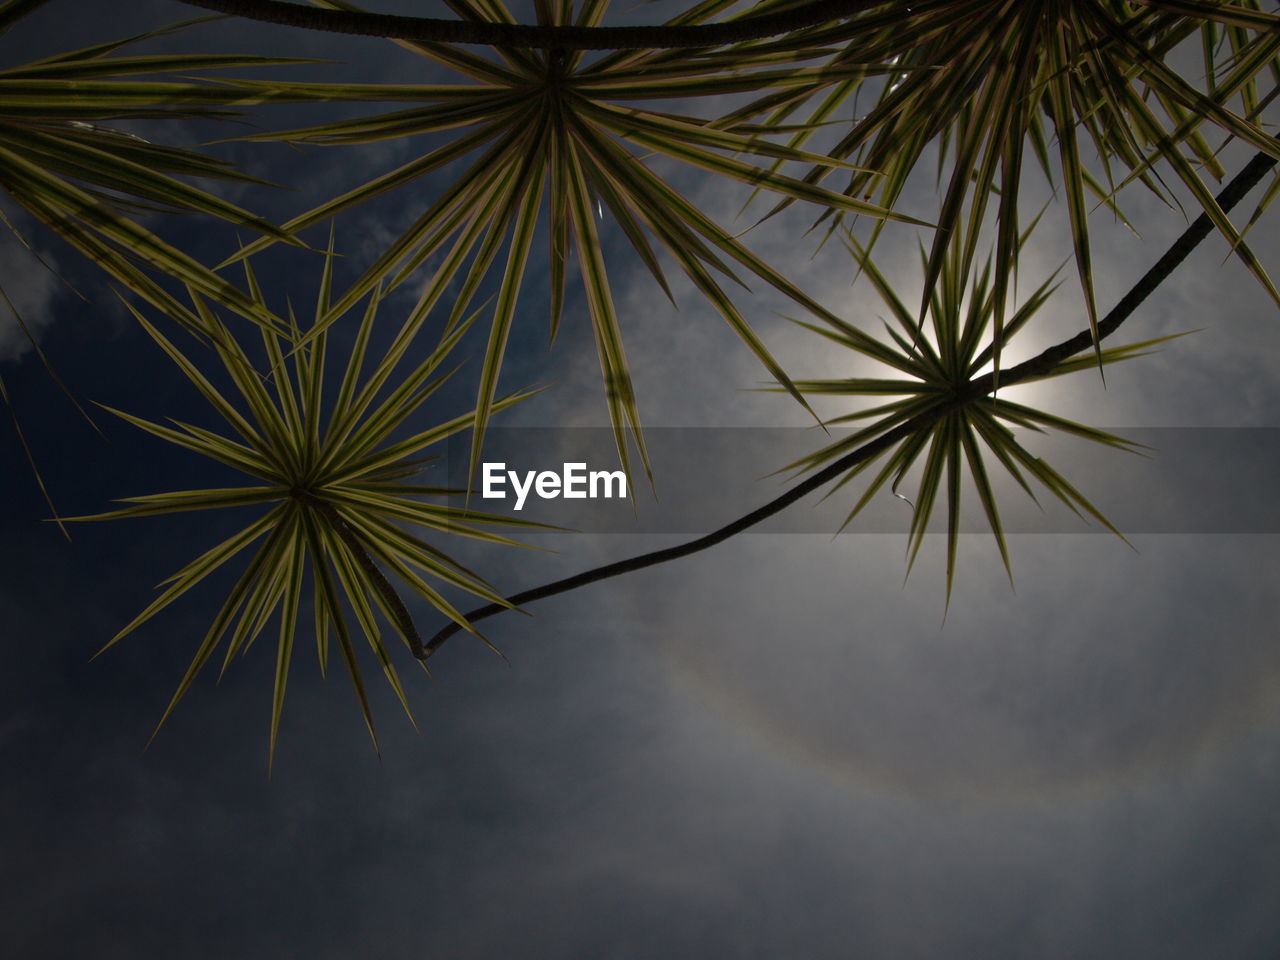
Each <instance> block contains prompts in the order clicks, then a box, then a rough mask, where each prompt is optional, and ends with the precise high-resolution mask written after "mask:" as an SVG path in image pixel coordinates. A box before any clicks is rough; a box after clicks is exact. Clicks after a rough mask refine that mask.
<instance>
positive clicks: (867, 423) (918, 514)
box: [788, 235, 1172, 600]
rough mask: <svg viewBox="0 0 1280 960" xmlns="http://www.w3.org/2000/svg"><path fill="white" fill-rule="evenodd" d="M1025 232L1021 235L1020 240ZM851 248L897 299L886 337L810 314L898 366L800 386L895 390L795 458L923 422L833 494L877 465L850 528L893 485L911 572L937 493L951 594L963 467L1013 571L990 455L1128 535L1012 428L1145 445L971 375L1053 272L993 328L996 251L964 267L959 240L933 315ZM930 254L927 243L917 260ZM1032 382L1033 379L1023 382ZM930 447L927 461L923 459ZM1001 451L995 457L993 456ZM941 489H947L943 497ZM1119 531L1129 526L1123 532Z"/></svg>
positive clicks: (1058, 372)
mask: <svg viewBox="0 0 1280 960" xmlns="http://www.w3.org/2000/svg"><path fill="white" fill-rule="evenodd" d="M1024 240H1025V235H1024V236H1023V237H1022V238H1019V243H1018V248H1020V247H1021V245H1022V242H1023V241H1024ZM847 243H848V246H849V249H850V252H851V253H852V254H853V256H854V257H855V258H856V260H857V261H858V265H859V266H860V267H861V269H862V270H863V271H864V273H865V275H866V277H867V278H868V279H869V280H870V282H871V283H872V285H873V286H874V287H875V289H876V291H877V293H878V294H879V295H880V297H881V299H882V300H883V301H884V303H885V305H886V306H887V307H888V309H889V313H890V317H891V319H890V320H886V321H884V327H885V332H886V333H887V334H888V339H887V340H884V339H880V338H877V337H874V336H872V335H871V334H869V333H867V332H866V331H865V330H863V329H861V328H859V327H856V326H853V325H851V324H848V323H841V324H840V325H839V326H838V327H836V328H835V329H833V328H832V327H831V326H830V325H825V324H824V325H821V326H820V325H817V324H810V323H802V324H801V326H804V327H806V328H808V329H810V330H812V331H814V332H815V333H818V334H820V335H821V336H823V337H824V338H826V339H828V340H830V341H833V342H834V343H837V344H839V345H840V346H842V347H845V348H848V349H849V350H852V351H854V352H855V353H857V354H860V355H861V356H864V357H868V358H870V359H872V360H874V361H877V362H878V363H880V364H883V365H884V366H886V367H888V368H890V369H891V370H892V371H894V372H896V373H898V374H900V376H897V377H848V378H843V379H833V380H798V381H796V386H797V387H798V388H799V389H800V390H802V391H803V392H804V393H805V394H807V395H809V396H811V397H817V396H826V397H862V398H866V397H891V398H893V399H891V400H889V401H888V402H886V403H880V404H876V405H875V406H871V407H868V408H865V409H859V410H856V411H854V412H851V413H847V414H842V415H840V416H836V417H834V418H833V419H830V420H828V421H826V423H827V424H828V425H830V426H840V425H856V429H854V430H853V431H852V432H851V433H849V434H848V435H847V436H844V437H842V438H841V439H839V440H836V441H833V442H831V443H829V444H827V445H826V446H824V447H823V448H822V449H820V450H818V451H816V452H815V453H813V454H811V455H809V456H807V457H805V458H803V459H802V460H799V461H797V462H796V463H793V464H791V465H790V467H789V468H788V469H798V470H804V471H809V470H815V469H820V468H821V467H823V466H824V465H826V464H829V463H831V462H832V461H835V460H838V459H840V458H841V457H843V456H844V455H846V454H848V453H850V452H851V451H853V450H856V449H858V448H859V447H862V446H863V445H865V444H867V443H869V442H870V441H873V440H875V439H876V438H878V437H881V436H884V435H885V434H888V433H890V432H891V431H894V430H895V429H898V428H901V427H903V425H905V424H909V423H912V422H913V421H915V422H916V423H918V424H922V425H923V426H921V428H920V429H911V430H909V431H908V432H907V435H906V436H905V437H904V438H902V439H901V440H899V441H898V442H896V443H893V444H891V445H890V446H889V447H887V448H886V449H885V450H882V451H880V452H879V453H878V454H877V455H875V456H872V457H869V458H866V459H863V460H862V461H861V462H860V463H858V464H857V465H856V466H853V467H851V468H850V469H849V470H848V471H847V472H846V473H845V474H844V476H843V477H842V478H841V479H840V480H839V482H837V484H836V485H835V487H834V488H833V489H832V490H831V492H830V493H828V494H827V495H828V496H830V495H831V494H833V493H835V492H836V491H837V490H839V489H840V488H842V487H843V486H845V485H846V484H848V483H850V482H851V481H853V480H854V479H855V478H857V477H858V476H860V475H861V474H863V473H864V472H865V471H868V470H870V469H871V467H872V465H873V464H879V469H878V471H877V472H875V473H874V475H873V476H872V478H871V480H870V482H869V483H868V484H867V486H866V489H865V490H864V491H863V493H862V495H861V496H860V497H859V499H858V500H857V502H856V503H855V504H854V506H853V508H852V509H851V510H850V511H849V513H848V515H847V517H846V518H845V521H844V524H843V525H842V527H841V529H844V527H847V526H848V525H849V524H850V523H851V522H852V521H853V520H854V518H855V517H857V515H858V514H859V513H860V512H861V511H862V510H863V509H864V508H865V507H866V506H867V504H868V503H870V502H871V500H872V498H873V497H875V495H876V494H877V493H879V492H880V491H881V490H883V488H884V487H885V485H886V484H889V487H890V490H891V491H892V492H893V493H894V494H895V495H896V496H899V497H900V498H901V499H904V500H907V501H908V503H910V505H911V508H912V517H911V525H910V529H909V540H908V553H907V556H908V571H909V570H910V566H911V564H912V563H914V561H915V559H916V556H917V555H918V553H919V551H920V547H921V545H922V544H923V542H924V535H925V532H926V530H927V529H928V525H929V521H930V518H931V517H932V516H933V512H934V508H935V507H936V506H937V504H938V501H939V499H945V501H946V513H947V578H946V590H947V598H948V600H949V599H950V596H951V585H952V580H953V577H954V575H955V560H956V547H957V543H958V538H959V532H960V510H961V493H962V487H963V486H964V477H965V475H966V474H967V475H968V476H969V478H970V481H971V483H972V486H973V489H974V490H975V491H976V493H977V497H978V500H979V502H980V503H981V505H982V510H983V513H984V514H985V516H986V519H987V523H988V524H989V526H990V528H991V532H992V534H993V535H994V537H995V541H996V544H997V546H998V548H999V551H1000V556H1001V559H1002V560H1003V561H1004V565H1005V570H1006V572H1008V573H1009V576H1010V579H1012V569H1011V567H1010V563H1009V552H1008V547H1007V544H1006V542H1005V537H1004V528H1003V525H1002V523H1001V520H1000V510H999V507H998V506H997V502H996V493H995V489H994V487H993V485H992V480H991V477H992V466H994V465H996V464H998V466H999V467H1000V468H1002V469H1003V470H1004V471H1005V472H1006V473H1008V474H1009V475H1010V476H1011V477H1012V478H1013V480H1014V481H1015V482H1016V483H1017V484H1018V486H1019V487H1021V488H1022V489H1023V490H1024V491H1025V492H1026V493H1027V494H1028V495H1029V496H1030V497H1031V498H1032V500H1035V499H1036V496H1035V492H1034V489H1033V487H1032V483H1031V482H1034V483H1036V484H1038V485H1039V486H1040V487H1042V488H1043V489H1044V490H1046V491H1048V492H1049V493H1050V494H1051V495H1052V496H1053V497H1054V498H1055V499H1057V500H1059V501H1061V502H1062V503H1063V504H1065V505H1066V506H1067V507H1068V508H1069V509H1070V510H1071V511H1072V512H1074V513H1076V514H1077V515H1078V516H1085V515H1088V516H1090V517H1093V518H1094V519H1095V520H1097V521H1098V522H1100V523H1101V524H1102V525H1103V526H1105V527H1106V528H1107V529H1108V530H1110V531H1112V532H1113V533H1115V534H1116V535H1117V536H1120V532H1119V531H1118V530H1116V528H1115V527H1114V526H1112V524H1111V522H1110V521H1108V520H1107V519H1106V517H1104V516H1103V515H1102V514H1101V513H1100V512H1099V511H1098V509H1097V508H1096V507H1094V505H1093V504H1092V503H1090V501H1089V500H1088V499H1087V498H1086V497H1085V496H1084V495H1083V494H1081V493H1080V491H1079V490H1077V489H1076V488H1075V486H1073V485H1072V484H1071V483H1070V481H1068V480H1067V479H1066V478H1065V477H1063V476H1062V474H1060V473H1059V472H1058V471H1057V470H1055V469H1054V468H1053V467H1052V466H1051V465H1050V464H1049V463H1047V462H1046V461H1045V460H1043V459H1042V458H1040V457H1037V456H1036V455H1034V454H1033V453H1031V452H1030V451H1028V450H1027V449H1026V448H1025V447H1024V446H1023V445H1022V444H1021V443H1020V442H1019V441H1018V439H1017V438H1016V437H1015V435H1014V433H1013V430H1012V429H1011V428H1012V427H1020V428H1025V429H1029V430H1034V431H1045V430H1057V431H1061V432H1064V433H1067V434H1070V435H1072V436H1076V437H1080V438H1083V439H1086V440H1090V441H1093V442H1095V443H1100V444H1104V445H1106V446H1109V447H1115V448H1119V449H1125V450H1131V451H1133V450H1136V449H1137V448H1138V445H1137V444H1134V443H1132V442H1131V441H1127V440H1124V439H1123V438H1121V437H1118V436H1116V435H1115V434H1112V433H1108V432H1106V431H1103V430H1099V429H1097V428H1095V427H1090V426H1086V425H1085V424H1081V423H1076V422H1074V421H1071V420H1067V419H1065V418H1063V417H1060V416H1057V415H1055V414H1053V413H1050V412H1048V411H1045V410H1041V409H1037V408H1035V407H1032V406H1028V405H1027V404H1024V403H1018V402H1015V401H1013V400H1011V399H1009V397H1008V396H1007V395H992V394H991V393H983V392H980V391H975V389H974V382H975V381H977V380H978V379H979V378H980V375H981V374H982V373H983V371H984V369H989V368H990V367H991V364H992V362H993V359H994V357H995V354H996V349H997V345H998V344H1003V345H1007V344H1008V343H1009V341H1010V340H1011V339H1012V338H1014V337H1015V336H1016V335H1017V334H1018V333H1019V332H1020V331H1022V330H1024V329H1025V328H1026V327H1027V324H1028V322H1029V321H1030V320H1031V319H1032V317H1033V316H1034V315H1035V314H1036V313H1037V312H1038V311H1039V310H1040V308H1041V307H1043V306H1044V304H1045V303H1046V302H1047V300H1048V299H1049V296H1050V294H1051V293H1052V292H1053V289H1054V287H1053V284H1054V280H1053V278H1050V279H1049V280H1047V281H1045V283H1044V284H1042V285H1041V286H1040V287H1038V288H1037V289H1036V290H1035V291H1034V292H1033V293H1032V294H1031V295H1030V296H1029V297H1027V298H1026V300H1025V301H1024V302H1023V303H1022V304H1021V306H1019V307H1018V308H1017V309H1016V310H1014V312H1013V314H1012V316H1011V317H1009V319H1008V320H1007V322H1006V323H1005V324H1004V327H1003V329H1002V331H1001V333H1000V334H999V340H997V339H996V337H997V335H996V333H995V330H994V325H995V324H994V321H995V316H996V297H997V295H998V294H997V286H996V284H995V283H994V274H995V272H996V271H998V270H999V269H1001V268H1000V266H998V265H997V266H995V267H994V268H993V265H992V262H991V260H990V259H988V260H987V262H986V263H985V264H984V265H983V266H982V267H981V268H980V269H976V270H974V271H973V272H972V274H971V273H970V272H969V271H967V270H966V269H965V267H964V264H963V257H962V256H961V253H960V246H959V245H957V246H954V247H952V248H951V251H950V253H949V255H948V257H947V258H946V260H945V261H944V263H943V270H942V273H941V275H940V277H939V278H938V282H937V284H936V286H935V288H934V290H933V292H932V294H931V295H930V298H929V311H928V316H927V317H918V316H917V315H916V314H915V313H914V312H913V311H911V310H909V309H908V308H907V307H906V305H905V304H904V303H903V300H902V298H901V297H900V296H899V295H898V294H897V293H896V292H895V291H894V289H893V287H892V286H891V285H890V283H889V282H888V280H887V279H886V278H885V277H884V275H883V274H882V273H881V272H880V271H879V270H878V269H877V268H876V266H875V264H874V263H872V262H871V259H870V258H869V256H868V255H867V252H866V250H865V248H863V247H862V246H861V245H860V244H858V243H857V242H856V241H853V240H849V241H847ZM927 261H928V255H927V254H926V253H925V251H924V250H923V249H922V250H921V263H922V264H924V263H927ZM1169 339H1172V338H1171V337H1162V338H1158V339H1154V340H1147V341H1143V342H1140V343H1130V344H1125V345H1123V346H1119V347H1109V348H1107V349H1105V350H1103V351H1102V352H1101V362H1102V363H1103V364H1111V363H1116V362H1119V361H1121V360H1128V359H1132V358H1134V357H1140V356H1143V355H1144V353H1145V352H1147V351H1149V349H1150V348H1152V347H1154V346H1156V345H1157V344H1159V343H1162V342H1164V341H1166V340H1169ZM1096 363H1097V360H1096V359H1095V358H1091V357H1077V358H1074V359H1071V360H1067V361H1065V362H1063V363H1060V364H1058V365H1057V366H1056V367H1054V368H1053V369H1052V371H1051V372H1050V373H1049V374H1048V375H1047V376H1046V377H1042V378H1038V379H1049V378H1054V377H1061V376H1066V375H1068V374H1071V373H1077V372H1080V371H1085V370H1094V371H1095V373H1096ZM1023 382H1030V381H1023ZM922 458H923V460H922ZM992 458H994V462H993V461H992ZM921 463H922V464H923V465H922V467H921V469H920V475H919V482H918V484H917V486H916V488H915V492H914V494H913V495H912V496H911V497H906V496H903V495H901V494H899V493H898V489H899V487H900V486H901V485H902V484H903V482H904V481H905V480H906V479H907V477H908V474H909V473H910V472H911V471H912V470H913V468H915V467H916V466H917V465H920V464H921ZM940 494H941V495H942V497H940ZM1122 539H1123V537H1122Z"/></svg>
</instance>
